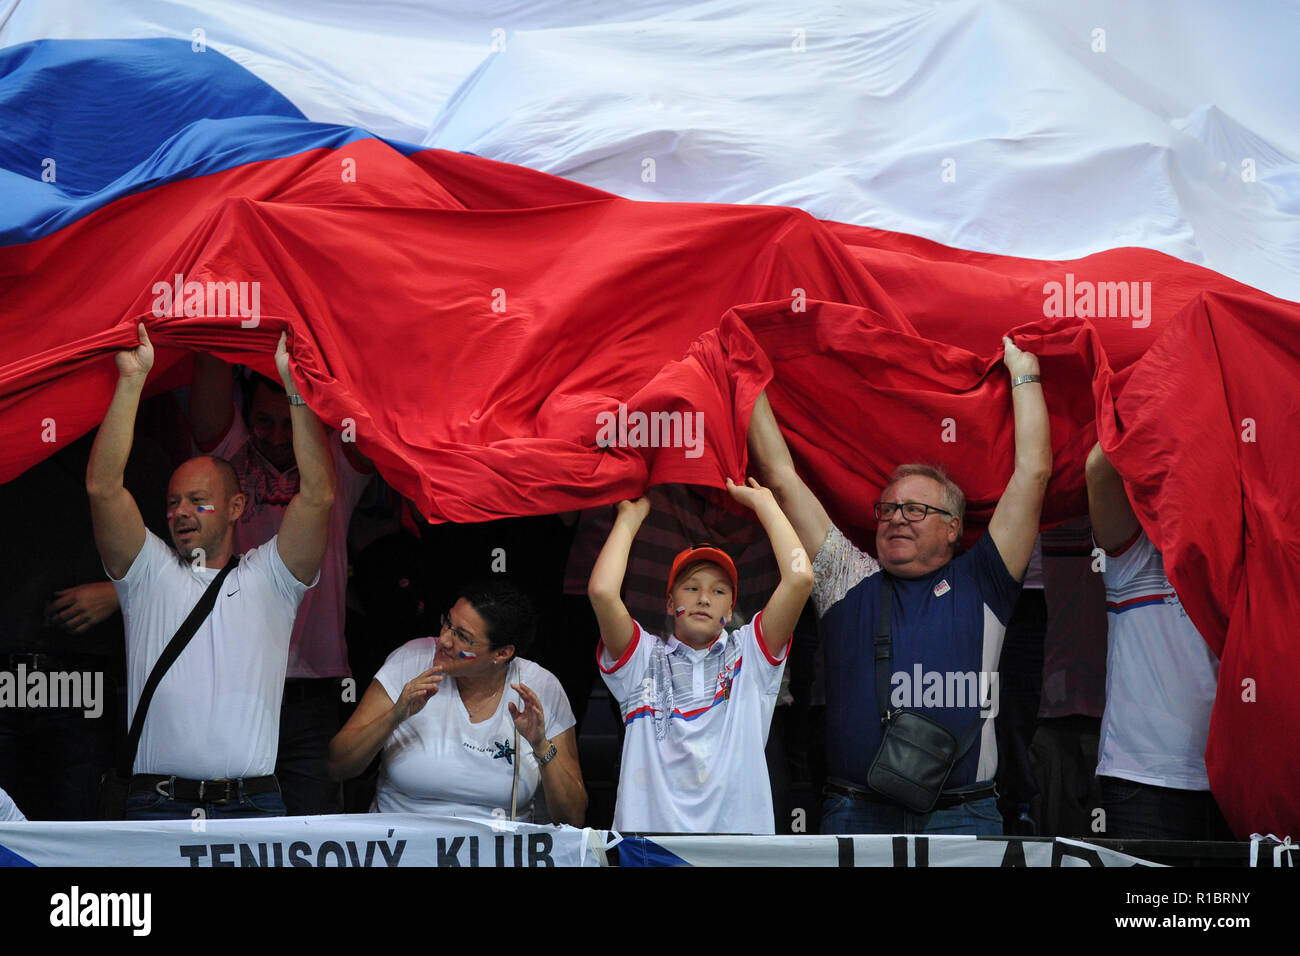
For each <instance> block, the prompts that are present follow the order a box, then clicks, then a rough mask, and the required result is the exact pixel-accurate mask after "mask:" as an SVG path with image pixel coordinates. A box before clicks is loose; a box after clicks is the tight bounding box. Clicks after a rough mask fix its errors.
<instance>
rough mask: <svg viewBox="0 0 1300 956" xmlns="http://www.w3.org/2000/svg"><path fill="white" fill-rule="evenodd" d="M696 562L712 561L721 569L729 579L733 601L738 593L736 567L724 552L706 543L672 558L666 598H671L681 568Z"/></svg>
mask: <svg viewBox="0 0 1300 956" xmlns="http://www.w3.org/2000/svg"><path fill="white" fill-rule="evenodd" d="M696 561H712V562H713V563H714V564H716V565H718V566H719V567H720V568H722V570H723V571H724V572H725V573H726V575H727V577H728V578H730V579H731V593H732V599H733V601H734V599H735V597H736V594H737V593H738V592H739V591H740V587H739V584H738V579H737V577H736V565H735V563H734V562H733V561H732V560H731V558H730V557H729V556H728V555H727V553H726V552H725V551H720V550H719V549H717V548H715V547H714V546H713V545H711V544H709V543H707V542H705V543H704V544H697V545H694V546H693V547H690V548H687V549H686V550H685V551H682V552H681V553H680V554H678V555H677V557H675V558H673V569H672V571H670V572H669V574H668V596H669V597H672V596H673V585H674V584H676V583H677V576H678V575H679V574H681V572H682V568H684V567H686V566H687V565H689V564H694V563H695V562H696Z"/></svg>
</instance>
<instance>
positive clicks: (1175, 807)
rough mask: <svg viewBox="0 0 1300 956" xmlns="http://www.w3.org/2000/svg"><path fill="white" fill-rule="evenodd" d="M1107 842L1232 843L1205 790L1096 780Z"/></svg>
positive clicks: (1104, 779) (1116, 778)
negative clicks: (1221, 841) (1103, 812)
mask: <svg viewBox="0 0 1300 956" xmlns="http://www.w3.org/2000/svg"><path fill="white" fill-rule="evenodd" d="M1097 782H1098V783H1099V784H1101V805H1102V808H1103V809H1104V810H1105V811H1106V829H1105V831H1103V832H1101V833H1098V834H1097V835H1098V836H1100V837H1104V838H1106V839H1110V840H1231V839H1234V837H1233V835H1232V830H1231V829H1230V828H1229V827H1228V824H1227V822H1226V821H1225V820H1224V819H1223V814H1222V813H1220V812H1219V805H1218V804H1217V803H1216V802H1215V801H1214V796H1213V795H1212V794H1211V793H1210V791H1208V790H1174V789H1171V788H1169V787H1156V786H1152V785H1151V784H1149V783H1138V782H1137V781H1136V780H1125V779H1123V778H1122V777H1107V776H1104V775H1103V776H1099V777H1097Z"/></svg>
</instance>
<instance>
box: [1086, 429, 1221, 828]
mask: <svg viewBox="0 0 1300 956" xmlns="http://www.w3.org/2000/svg"><path fill="white" fill-rule="evenodd" d="M1086 468H1087V479H1088V513H1089V516H1090V518H1091V520H1092V536H1093V539H1094V540H1095V541H1096V542H1097V546H1098V547H1100V548H1104V549H1105V550H1106V564H1105V568H1106V570H1105V571H1104V572H1103V575H1102V577H1103V579H1104V580H1105V583H1106V609H1107V612H1108V613H1107V617H1108V618H1109V621H1110V642H1109V643H1110V647H1109V651H1108V653H1107V656H1106V712H1105V714H1104V715H1103V716H1102V721H1101V746H1100V754H1099V758H1098V761H1097V776H1098V778H1099V779H1100V782H1101V798H1102V808H1103V809H1104V810H1105V812H1106V817H1105V830H1104V832H1103V834H1102V835H1104V836H1106V837H1110V838H1114V839H1147V840H1231V839H1232V831H1231V830H1230V829H1229V828H1228V825H1227V823H1226V822H1225V821H1224V819H1223V815H1222V814H1221V813H1220V812H1219V806H1218V804H1217V803H1215V801H1214V796H1213V795H1212V794H1211V793H1210V779H1209V776H1208V774H1207V773H1206V770H1205V743H1206V740H1207V738H1208V737H1209V732H1210V711H1211V710H1212V709H1213V708H1214V694H1215V689H1216V687H1217V685H1218V678H1219V662H1218V660H1217V659H1216V658H1215V656H1214V654H1213V653H1212V652H1211V651H1210V648H1209V646H1208V645H1207V644H1206V643H1205V639H1204V638H1203V637H1201V635H1200V633H1199V632H1198V631H1197V630H1196V626H1195V625H1194V624H1193V623H1192V621H1191V619H1190V618H1189V617H1188V616H1187V612H1186V611H1185V610H1183V605H1182V602H1181V601H1180V600H1179V599H1178V594H1177V592H1175V591H1174V589H1173V587H1172V585H1170V583H1169V579H1168V577H1166V576H1165V567H1164V561H1163V559H1162V558H1161V555H1160V552H1159V551H1158V550H1156V546H1155V544H1154V543H1153V542H1152V541H1151V539H1150V538H1149V537H1147V534H1146V532H1145V531H1144V530H1143V529H1142V526H1141V524H1140V523H1139V522H1138V519H1137V515H1136V514H1134V512H1133V506H1132V504H1130V502H1129V499H1128V493H1127V492H1126V491H1125V488H1124V480H1123V479H1122V478H1121V477H1120V475H1119V472H1117V471H1116V470H1115V467H1114V466H1113V465H1112V464H1111V463H1110V460H1109V459H1108V458H1107V457H1106V454H1105V452H1103V451H1102V450H1101V443H1100V442H1098V443H1097V444H1096V445H1094V446H1093V449H1092V451H1091V452H1090V453H1089V455H1088V462H1087V465H1086Z"/></svg>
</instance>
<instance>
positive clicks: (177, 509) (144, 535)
mask: <svg viewBox="0 0 1300 956" xmlns="http://www.w3.org/2000/svg"><path fill="white" fill-rule="evenodd" d="M138 334H139V343H140V344H139V346H138V347H137V348H135V349H130V350H126V351H122V352H119V353H118V354H117V356H116V361H117V368H118V382H117V388H116V391H115V392H114V394H113V399H112V401H111V402H110V404H109V407H108V411H107V412H106V413H105V416H104V422H103V424H102V425H101V426H100V428H99V433H98V434H97V435H96V437H95V443H94V446H93V448H92V450H91V455H90V464H89V467H88V469H87V473H86V490H87V492H88V493H89V496H90V510H91V517H92V520H93V523H94V529H95V544H96V546H97V547H98V549H99V553H100V557H101V558H102V559H103V562H104V569H105V570H106V571H107V572H108V575H109V577H110V578H111V579H112V580H113V582H114V585H115V587H116V589H117V593H118V599H119V601H120V603H121V606H122V613H123V617H124V619H125V621H126V645H127V681H128V696H129V704H130V709H131V710H132V711H134V709H135V707H136V706H137V704H138V702H139V700H140V697H141V693H142V691H143V688H144V684H145V681H146V679H147V677H148V675H149V673H150V671H151V670H152V669H153V665H154V664H155V662H156V661H157V660H158V658H159V657H160V656H161V654H162V652H163V649H164V648H165V647H166V646H167V644H168V643H170V641H171V640H172V637H173V635H175V633H176V632H177V630H178V629H179V628H180V626H181V624H182V622H183V621H184V620H185V619H186V618H187V617H188V616H189V614H190V612H191V610H192V609H193V608H194V606H195V605H196V604H197V603H198V601H199V600H200V598H201V597H202V595H203V593H204V592H205V591H206V590H207V588H208V586H209V584H210V583H211V582H212V581H213V579H214V578H215V577H216V576H217V575H218V573H219V570H218V569H220V568H222V567H224V566H226V565H227V564H228V563H230V564H232V565H234V564H236V563H237V566H235V567H234V570H232V571H231V572H230V574H229V577H228V578H227V580H226V581H225V583H224V584H223V585H222V586H221V588H220V590H219V592H218V594H217V596H216V604H215V606H214V607H213V608H212V610H211V612H210V613H209V614H208V616H207V618H206V619H205V620H204V621H203V622H202V623H201V624H200V625H199V628H198V631H197V632H196V633H195V635H194V638H193V640H191V641H190V643H189V644H188V645H187V646H186V647H185V649H184V651H183V652H182V653H181V655H180V656H179V657H178V658H177V660H176V661H175V662H174V663H173V664H172V666H171V668H170V669H169V670H168V671H167V674H166V675H165V677H164V678H163V679H162V681H161V682H160V683H159V684H158V688H157V693H156V694H155V696H154V698H153V702H152V704H151V706H150V708H149V712H148V716H147V718H146V719H145V722H144V728H143V733H142V734H141V737H140V745H139V749H138V751H137V753H136V757H135V763H134V766H133V768H132V769H133V776H132V777H131V782H130V792H129V794H128V797H127V806H126V813H127V817H128V819H172V818H188V817H190V815H191V812H192V811H193V810H195V809H200V810H202V811H203V812H204V814H205V815H207V816H262V815H267V814H283V813H284V803H283V800H282V799H281V797H280V794H279V787H278V784H277V783H276V781H275V777H274V776H273V775H272V771H273V769H274V767H275V750H276V727H277V724H278V720H277V716H278V712H279V707H280V697H281V695H282V694H283V686H284V670H285V662H286V660H287V657H288V650H289V636H290V633H291V631H292V629H293V619H294V615H295V613H296V612H297V608H298V604H299V602H300V601H301V600H302V596H303V595H304V594H305V593H306V592H307V589H308V588H309V587H310V586H311V585H312V584H314V583H315V581H316V579H317V577H318V574H319V570H320V564H321V559H322V558H323V556H324V554H325V538H326V532H327V528H328V519H329V513H330V508H331V506H332V505H333V501H334V469H333V466H332V464H331V462H330V458H329V451H328V448H327V447H326V443H325V434H324V429H323V427H322V426H321V424H320V420H319V419H317V418H316V416H315V415H314V414H312V412H311V411H310V410H309V409H308V408H307V407H306V403H305V402H304V401H303V399H302V398H301V396H299V395H297V394H296V392H295V391H293V379H292V377H291V375H290V371H289V353H288V350H287V349H286V346H285V336H284V335H283V334H282V335H281V337H280V344H279V347H278V349H277V351H276V367H277V369H278V370H279V372H280V377H281V379H282V381H283V382H284V384H285V388H286V390H288V394H289V404H290V406H291V408H292V415H293V425H294V428H293V443H294V453H295V457H296V459H297V461H298V464H299V467H300V469H301V473H302V481H301V484H300V488H299V491H298V493H297V494H296V495H295V496H294V497H293V499H292V500H291V501H290V502H289V507H288V509H287V511H286V513H285V517H284V521H283V522H282V524H281V528H280V531H279V533H278V534H277V535H276V536H275V537H274V538H272V539H271V541H269V542H267V544H266V545H264V546H262V547H259V548H253V549H251V550H250V551H248V552H246V553H245V554H244V555H243V556H242V558H240V559H238V560H237V562H236V557H235V555H234V525H235V523H236V522H237V521H238V520H239V517H240V515H241V514H242V512H243V509H244V502H245V497H244V495H243V493H242V492H241V491H240V488H239V482H238V479H237V477H236V475H235V471H234V469H233V468H232V467H230V465H229V463H228V462H225V461H223V460H222V459H218V458H213V457H211V456H203V457H200V458H193V459H191V460H190V461H187V462H186V463H185V464H183V465H181V466H180V467H179V468H178V469H177V470H176V472H175V473H174V474H173V475H172V478H171V482H170V484H169V486H168V491H167V508H168V523H169V530H170V534H171V540H172V546H171V547H170V548H169V547H168V546H167V545H165V544H164V543H163V542H162V541H161V540H160V539H159V538H158V536H157V535H154V534H152V533H151V532H150V531H149V530H148V529H147V528H146V527H145V524H144V521H143V520H142V518H141V516H140V509H139V508H138V507H137V505H136V502H135V500H134V499H133V498H132V497H131V494H130V493H129V492H128V491H127V490H126V489H125V487H123V484H122V474H123V468H124V466H125V464H126V461H127V456H128V455H129V454H130V451H131V443H132V428H133V424H134V420H135V414H136V409H137V407H138V404H139V401H140V395H141V393H142V392H143V390H144V384H145V379H146V378H147V377H148V374H149V370H150V369H151V368H152V367H153V360H154V350H153V346H152V345H151V344H150V342H149V336H148V333H147V332H146V330H145V327H144V324H143V323H141V324H140V325H139V327H138Z"/></svg>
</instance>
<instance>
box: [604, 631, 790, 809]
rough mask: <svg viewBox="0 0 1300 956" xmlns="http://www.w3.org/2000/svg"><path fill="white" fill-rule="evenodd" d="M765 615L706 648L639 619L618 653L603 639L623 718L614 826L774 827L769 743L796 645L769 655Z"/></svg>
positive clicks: (607, 671)
mask: <svg viewBox="0 0 1300 956" xmlns="http://www.w3.org/2000/svg"><path fill="white" fill-rule="evenodd" d="M762 618H763V615H762V612H759V614H758V615H757V616H756V617H755V618H754V620H753V621H752V622H751V623H749V624H746V625H745V626H744V627H742V628H739V629H738V630H735V631H730V632H727V633H724V634H723V636H722V637H720V638H718V639H717V640H716V641H714V642H713V644H712V645H711V646H710V647H708V648H706V649H704V650H698V651H697V650H694V649H693V648H691V647H689V646H688V645H686V644H683V643H682V642H681V641H679V640H677V638H676V637H669V638H667V639H663V638H659V637H655V636H654V635H653V634H649V633H647V632H646V630H645V629H644V628H643V627H642V626H641V625H640V624H636V625H635V628H636V629H635V632H634V633H633V635H632V642H631V643H630V644H629V645H628V647H627V650H626V651H624V652H623V656H622V657H620V658H619V659H618V660H614V659H613V658H611V657H610V656H609V653H608V652H607V651H606V650H605V645H604V643H601V644H600V645H599V646H598V647H597V650H596V662H597V664H598V665H599V666H600V672H601V675H602V676H603V677H604V678H605V684H606V685H607V686H608V687H609V690H610V693H611V694H613V695H614V697H615V698H616V699H617V700H618V704H619V710H620V711H621V712H622V714H623V722H624V724H625V727H626V735H625V736H624V739H623V764H622V770H621V772H620V774H619V781H618V802H617V804H616V806H615V809H614V828H615V829H616V830H627V831H641V832H659V833H774V832H775V825H774V821H773V819H772V788H771V784H770V782H769V781H768V776H767V760H766V758H765V756H764V753H763V751H764V748H765V747H766V746H767V731H768V727H769V726H770V725H771V723H772V711H773V709H774V708H775V707H776V699H777V695H778V693H779V692H780V690H781V674H782V672H783V671H784V670H785V660H786V657H787V656H788V655H789V652H790V645H789V644H787V645H786V647H785V651H784V653H783V654H782V656H781V657H780V658H775V657H772V656H771V655H770V654H769V653H768V650H767V646H766V645H765V644H764V643H763V641H762V639H761V635H762Z"/></svg>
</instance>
